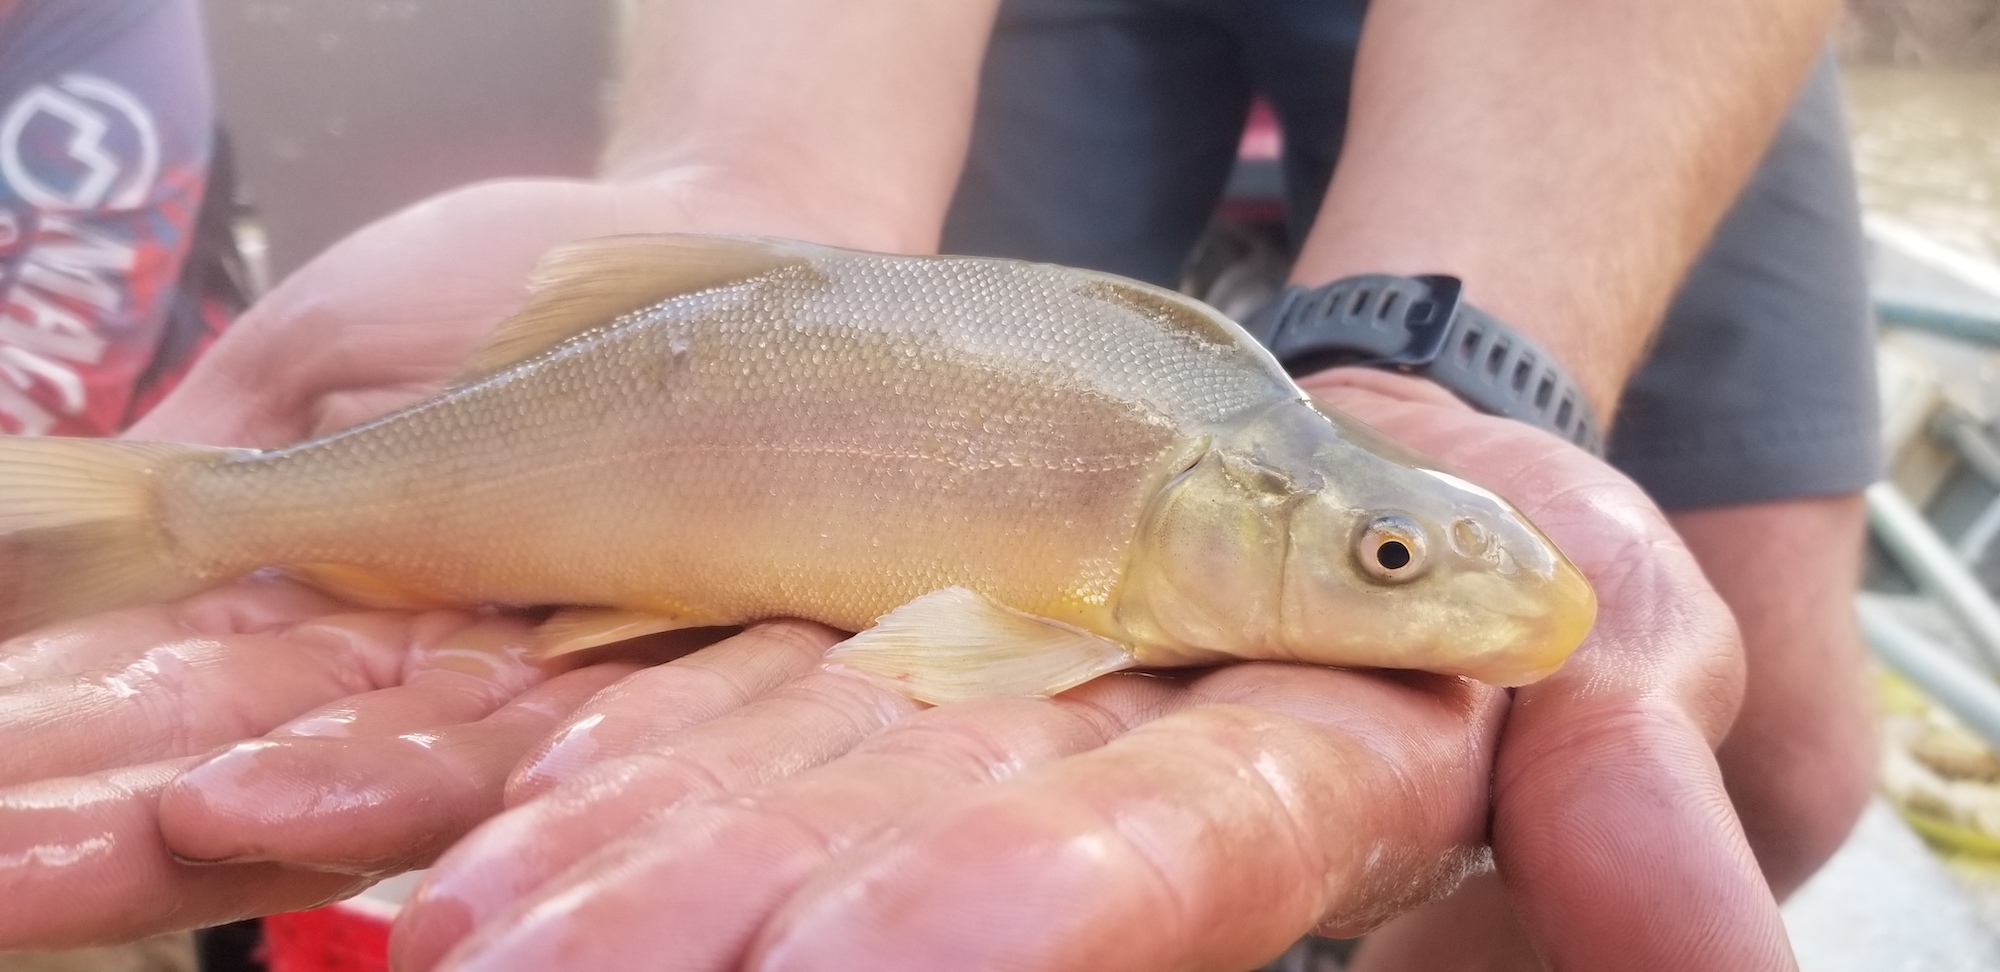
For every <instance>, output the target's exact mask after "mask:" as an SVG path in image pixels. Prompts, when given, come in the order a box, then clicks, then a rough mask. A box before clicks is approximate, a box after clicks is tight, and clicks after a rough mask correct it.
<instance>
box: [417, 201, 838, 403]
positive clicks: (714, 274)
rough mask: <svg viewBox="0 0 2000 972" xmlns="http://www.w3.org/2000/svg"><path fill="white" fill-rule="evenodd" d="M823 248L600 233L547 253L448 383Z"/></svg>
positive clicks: (807, 258)
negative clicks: (518, 303)
mask: <svg viewBox="0 0 2000 972" xmlns="http://www.w3.org/2000/svg"><path fill="white" fill-rule="evenodd" d="M821 252H823V248H822V247H817V246H814V245H812V244H810V243H799V242H796V241H793V240H780V239H771V238H763V237H748V236H695V235H691V234H660V235H651V236H606V237H600V238H598V239H594V240H583V241H581V242H577V243H570V244H567V245H565V246H561V247H558V248H556V249H554V250H551V251H549V254H548V255H547V256H545V257H543V258H542V262H541V263H540V264H538V265H536V267H535V272H534V275H533V276H532V277H530V278H529V284H528V286H529V290H530V291H531V294H532V295H531V296H530V297H529V298H528V303H527V306H525V307H522V308H521V311H520V313H518V314H515V315H514V316H513V317H511V318H508V319H507V321H506V322H505V323H503V324H501V325H500V327H499V328H498V329H497V330H495V331H494V332H493V338H492V339H491V340H490V341H488V342H487V344H486V346H485V347H483V348H480V349H479V351H478V352H477V353H475V354H474V355H473V356H472V358H471V359H470V360H468V361H467V362H466V363H465V367H464V368H463V369H461V370H460V371H459V373H458V375H457V377H455V378H453V379H452V382H451V383H452V386H453V387H458V386H460V385H467V384H471V383H472V382H475V381H478V380H480V379H482V378H485V377H487V376H489V375H492V374H494V373H496V372H499V371H504V370H506V369H507V368H509V367H511V366H513V365H514V364H516V363H519V362H521V361H525V360H527V359H528V358H531V357H534V356H535V355H537V354H540V353H542V352H543V351H547V350H548V349H550V348H553V347H555V346H556V345H558V344H561V343H563V342H564V341H567V340H569V339H570V338H571V337H574V336H575V335H577V334H580V333H582V332H584V331H587V330H589V329H591V328H593V327H596V326H597V325H599V324H604V323H608V322H609V321H611V320H612V319H613V318H616V317H617V316H618V315H620V314H625V313H629V312H631V311H635V310H639V309H640V308H644V307H650V306H652V305H654V304H657V303H659V302H660V301H663V300H666V299H667V298H669V297H676V296H679V295H681V294H691V293H694V292H695V291H698V290H707V289H709V288H711V287H720V286H724V285H726V284H731V283H735V282H737V281H740V280H748V279H750V278H752V277H756V276H761V275H763V274H766V273H770V272H771V271H773V270H777V269H779V268H781V267H788V266H793V265H796V264H800V263H806V262H809V261H811V260H812V259H814V258H815V257H816V256H818V255H819V254H820V253H821Z"/></svg>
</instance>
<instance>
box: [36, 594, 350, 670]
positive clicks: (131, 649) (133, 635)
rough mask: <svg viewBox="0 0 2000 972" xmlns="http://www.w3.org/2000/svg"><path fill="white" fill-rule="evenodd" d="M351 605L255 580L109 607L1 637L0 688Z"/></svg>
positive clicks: (268, 627) (262, 628)
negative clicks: (177, 598)
mask: <svg viewBox="0 0 2000 972" xmlns="http://www.w3.org/2000/svg"><path fill="white" fill-rule="evenodd" d="M344 610H351V609H350V608H348V607H346V606H345V605H342V604H341V603H340V602H339V601H335V600H333V599H332V598H329V597H326V596H325V595H322V594H319V593H316V592H314V591H310V590H307V589H306V588H304V587H300V586H299V585H297V584H293V583H290V582H287V581H282V580H274V579H269V578H252V579H249V580H245V581H240V582H238V583H235V584H231V585H229V586H227V587H223V588H219V589H217V590H214V591H210V592H208V593H206V594H201V595H198V596H196V597H194V598H191V599H189V600H187V601H183V602H181V603H180V604H177V605H155V606H152V607H144V608H135V609H132V610H128V611H113V612H110V613H107V614H100V615H96V616H94V617H89V618H82V619H78V620H74V621H66V622H63V623H60V624H55V625H51V626H49V627H46V628H43V629H41V630H39V631H31V632H28V633H26V634H23V635H20V636H17V637H14V638H10V639H8V640H6V641H4V642H0V689H5V688H9V687H12V686H15V685H20V684H23V683H26V682H32V681H36V680H39V679H47V678H57V677H61V676H66V675H80V674H83V673H85V672H89V671H93V670H96V669H101V668H105V667H108V666H111V665H112V664H113V663H114V662H123V661H125V660H126V659H129V658H131V657H132V656H134V655H137V654H139V653H141V652H143V651H145V650H146V649H147V648H150V647H152V646H154V645H157V644H159V643H160V642H161V641H163V640H172V639H174V638H184V637H187V636H188V634H189V633H190V632H191V631H202V632H207V633H210V634H221V633H236V634H247V633H252V632H259V631H269V630H271V629H273V628H279V627H283V626H286V625H292V624H298V623H301V622H303V621H306V620H308V619H311V618H315V617H319V616H322V615H326V614H334V613H338V612H340V611H344Z"/></svg>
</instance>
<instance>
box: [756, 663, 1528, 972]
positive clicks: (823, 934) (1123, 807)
mask: <svg viewBox="0 0 2000 972" xmlns="http://www.w3.org/2000/svg"><path fill="white" fill-rule="evenodd" d="M1201 691H1202V692H1203V693H1210V692H1212V693H1213V697H1215V698H1219V699H1235V698H1239V697H1243V698H1252V699H1255V700H1257V701H1258V702H1259V707H1255V708H1253V707H1251V706H1247V705H1242V704H1237V703H1235V702H1217V703H1211V704H1204V705H1201V706H1199V707H1196V708H1192V709H1188V710H1186V711H1183V712H1179V713H1175V714H1173V715H1169V716H1166V717H1164V718H1161V719H1159V720H1156V721H1153V722H1150V723H1147V724H1145V725H1143V726H1140V727H1139V728H1137V729H1135V730H1133V731H1132V732H1130V733H1129V734H1127V735H1125V736H1123V737H1121V738H1119V739H1117V740H1116V741H1114V742H1112V743H1110V744H1109V745H1106V746H1104V747H1102V748H1099V749H1095V750H1092V751H1090V752H1086V753H1083V754H1081V755H1077V756H1073V757H1070V758H1067V759H1063V760H1060V761H1058V762H1055V763H1053V764H1050V765H1048V766H1045V767H1041V768H1038V769H1033V770H1029V771H1027V772H1025V773H1023V774H1022V775H1020V776H1019V777H1017V778H1015V779H1013V780H1010V781H1006V782H1003V783H999V784H995V785H992V786H986V787H979V788H976V789H973V790H970V791H967V792H966V793H964V794H962V795H961V796H960V797H959V798H958V799H956V800H954V801H951V802H950V803H949V804H948V805H947V806H946V807H944V808H941V809H939V810H937V811H935V812H932V813H929V814H926V815H925V816H924V817H923V818H922V819H921V820H918V821H915V822H912V823H910V824H909V825H908V826H907V827H906V828H904V829H902V830H900V831H898V832H896V833H894V834H892V835H890V836H889V837H888V838H887V839H885V840H883V841H881V842H880V843H878V844H876V845H874V846H871V847H869V848H867V849H865V852H856V853H854V854H851V855H848V856H847V857H844V858H842V859H841V860H840V861H839V862H837V863H836V864H835V865H834V866H833V867H832V868H830V869H828V870H827V871H826V872H825V873H823V874H822V875H820V876H819V877H817V878H815V879H814V880H813V881H812V882H811V883H810V884H809V885H808V886H807V887H806V888H804V889H803V890H802V891H800V892H799V893H798V894H797V895H794V896H793V897H792V898H791V899H790V900H789V901H788V902H787V904H785V905H784V906H783V907H782V908H781V909H780V910H779V911H778V912H777V913H776V915H775V916H774V917H773V918H772V919H771V920H770V921H769V922H768V923H767V924H766V925H765V927H764V930H763V932H762V933H761V935H760V937H759V940H758V942H757V943H756V945H755V946H754V947H753V949H752V951H751V952H750V956H749V961H748V962H747V963H746V964H747V965H749V966H751V967H757V968H773V969H801V968H803V969H812V968H871V969H902V968H911V969H917V968H925V969H927V968H957V967H978V968H1035V969H1079V970H1082V969H1092V970H1096V969H1154V968H1198V969H1210V968H1213V969H1236V968H1245V967H1249V966H1252V965H1255V964H1257V963H1258V962H1259V961H1262V960H1264V959H1267V958H1269V957H1271V956H1273V955H1276V954H1277V953H1278V952H1280V951H1282V950H1283V949H1284V948H1285V946H1286V945H1287V944H1288V943H1290V942H1291V941H1293V940H1294V939H1296V938H1297V937H1298V936H1299V935H1300V934H1301V933H1303V932H1305V931H1306V930H1308V929H1310V928H1312V927H1314V926H1315V925H1319V924H1321V923H1322V922H1331V923H1332V925H1333V926H1334V927H1337V928H1354V927H1362V926H1366V925H1368V924H1371V923H1373V922H1374V921H1377V920H1380V919H1381V918H1382V917H1385V916H1386V913H1388V912H1390V911H1392V910H1397V909H1401V908H1403V907H1407V906H1408V905H1409V904H1411V903H1413V902H1414V901H1417V900H1422V899H1425V898H1428V897H1431V896H1434V895H1436V894H1439V893H1441V892H1442V891H1444V890H1447V889H1449V888H1450V887H1451V886H1453V885H1454V884H1455V883H1456V882H1457V881H1458V880H1459V879H1460V878H1462V876H1463V875H1464V873H1465V872H1466V870H1467V869H1468V868H1469V867H1471V866H1473V865H1474V864H1476V863H1477V862H1478V861H1480V860H1482V858H1481V857H1480V855H1479V854H1478V852H1477V848H1478V846H1479V844H1480V838H1481V835H1482V833H1483V830H1484V811H1485V806H1486V804H1485V773H1484V767H1485V766H1486V765H1487V763H1486V759H1485V756H1486V752H1487V750H1488V749H1489V748H1490V746H1491V744H1492V739H1493V736H1494V731H1495V730H1496V729H1497V722H1498V712H1499V708H1498V706H1497V704H1495V703H1493V702H1492V701H1491V700H1490V697H1481V698H1472V699H1457V700H1455V701H1453V702H1452V703H1450V704H1445V705H1440V703H1439V700H1438V697H1437V696H1436V695H1435V694H1434V693H1433V692H1431V691H1429V690H1427V689H1425V688H1414V687H1408V686H1402V685H1398V684H1397V683H1395V682H1393V681H1389V680H1384V679H1376V678H1371V677H1366V676H1357V675H1353V674H1348V673H1337V672H1327V671H1318V670H1312V669H1299V668H1287V667H1283V666H1244V667H1242V668H1238V669H1232V670H1227V671H1226V672H1225V673H1223V675H1222V676H1221V677H1216V680H1215V683H1214V684H1212V685H1210V684H1206V680H1205V682H1204V684H1203V686H1202V688H1201ZM1468 691H1472V690H1470V689H1468ZM1329 700H1337V701H1339V702H1340V703H1343V704H1340V705H1338V706H1335V705H1331V704H1329ZM1274 703H1275V704H1277V705H1278V707H1279V709H1280V710H1291V711H1295V712H1298V713H1300V715H1289V714H1282V711H1268V710H1267V709H1266V708H1264V707H1263V706H1267V705H1271V704H1274ZM1370 713H1372V714H1373V717H1372V718H1371V717H1370V715H1369V714H1370ZM1301 715H1304V716H1307V717H1308V718H1302V717H1301ZM1309 719H1310V721H1309Z"/></svg>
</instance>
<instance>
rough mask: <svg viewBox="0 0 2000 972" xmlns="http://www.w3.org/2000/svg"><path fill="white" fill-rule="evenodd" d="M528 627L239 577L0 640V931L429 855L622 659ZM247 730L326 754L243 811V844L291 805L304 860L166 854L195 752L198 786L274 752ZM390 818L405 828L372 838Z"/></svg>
mask: <svg viewBox="0 0 2000 972" xmlns="http://www.w3.org/2000/svg"><path fill="white" fill-rule="evenodd" d="M526 634H527V629H526V627H525V625H524V624H523V623H522V622H520V621H518V620H512V619H506V618H497V617H479V616H475V615H471V614H464V613H456V612H429V613H423V614H415V613H409V612H367V613H355V612H354V610H353V609H352V608H349V607H346V606H344V605H341V604H340V603H339V602H336V601H333V600H331V599H329V598H326V597H324V596H322V595H319V594H316V593H313V592H311V591H307V590H305V589H303V588H300V587H298V586H297V585H294V584H291V583H289V582H285V581H281V580H273V579H253V580H250V581H245V582H243V583H239V584H235V585H231V586H229V587H226V588H223V589H220V590H216V591H212V592H209V593H207V594H204V595H201V596H199V597H196V598H193V599H191V600H189V601H186V602H184V603H181V604H177V605H171V606H160V607H149V608H141V609H137V610H132V611H123V612H118V613H115V614H109V615H102V616H98V617H95V618H89V619H84V620H81V621H78V622H74V623H70V624H63V625H57V626H54V627H52V628H48V629H44V630H43V631H40V632H37V633H34V634H31V635H27V636H23V637H21V638H16V639H14V640H12V641H10V642H8V643H6V644H5V645H4V646H0V739H5V740H7V745H6V746H5V747H0V900H4V901H6V902H7V907H5V908H0V949H7V948H16V947H26V946H36V947H64V946H78V945H87V944H98V943H106V942H113V941H122V940H129V939H132V938H136V937H140V936H143V935H146V934H151V933H155V932H158V931H165V930H169V929H177V928H186V927H192V926H196V925H204V924H217V923H220V922H224V921H230V920H233V919H236V918H241V917H247V916H251V915H258V914H266V913H269V912H272V911H282V910H290V909H295V908H304V907H309V906H312V905H315V904H319V903H323V902H326V901H329V900H332V899H334V898H338V897H343V896H345V895H348V894H352V893H354V892H355V891H358V890H360V889H361V888H363V887H366V886H367V885H368V884H369V883H371V882H372V881H373V880H374V879H376V878H377V877H380V876H382V875H384V874H387V873H392V872H394V871H396V870H399V869H402V868H404V867H407V866H410V865H411V864H413V863H420V862H423V861H427V860H428V859H430V858H431V857H433V856H435V855H436V854H437V853H438V852H439V851H441V850H442V849H443V847H444V846H445V845H446V844H447V843H449V841H450V840H451V838H452V837H454V836H456V835H457V834H459V833H463V832H464V831H465V830H466V829H468V828H469V827H470V826H471V825H472V824H474V823H477V822H478V821H479V820H480V819H482V818H483V817H484V816H486V815H487V814H490V813H491V812H493V811H494V810H497V809H498V808H499V799H500V795H499V790H498V786H497V781H498V780H499V779H501V778H503V777H504V776H505V774H506V771H507V769H508V768H509V767H510V766H511V765H512V764H513V762H514V761H515V760H516V759H518V758H519V755H520V753H521V752H522V751H524V750H525V748H526V747H527V746H529V745H530V744H531V743H532V742H533V741H535V740H536V739H539V738H540V737H541V736H543V735H545V734H546V733H547V732H548V731H549V730H550V729H551V728H552V727H553V725H554V724H555V723H557V722H558V721H560V720H561V719H562V718H563V717H564V716H566V715H567V714H568V713H569V712H570V710H572V709H573V708H575V706H576V705H577V704H578V703H580V702H582V701H583V700H584V699H585V698H587V697H589V695H590V694H591V693H592V692H594V691H596V689H597V688H599V687H601V686H603V685H604V684H607V683H608V682H610V681H612V680H615V679H616V678H618V677H619V676H621V675H623V674H625V673H626V672H629V671H630V670H632V668H634V667H636V666H633V665H629V664H627V665H600V666H596V667H593V668H591V669H585V670H581V671H576V672H571V673H569V674H565V675H558V676H556V677H553V678H549V677H547V675H546V673H544V672H543V671H541V670H540V669H538V668H536V667H535V666H533V665H531V664H529V663H528V662H527V661H526V659H525V655H526V648H525V646H526V644H527V641H526ZM244 740H260V741H254V742H247V743H244V742H242V741H244ZM279 740H283V741H284V742H283V743H279V742H277V741H279ZM231 744H238V745H236V746H235V748H233V749H230V750H228V751H227V752H226V753H225V754H224V755H222V756H221V757H220V758H218V759H215V760H213V761H210V762H207V763H206V764H205V765H203V757H204V755H205V754H209V753H212V752H213V751H214V750H216V749H217V748H218V747H223V746H229V745H231ZM266 748H272V749H274V752H273V753H272V754H271V756H272V757H274V758H275V759H278V760H291V761H293V762H294V763H296V762H297V761H298V760H300V759H307V760H311V759H318V760H319V761H320V765H321V766H322V767H323V768H325V769H327V770H329V772H326V773H322V774H319V775H316V776H315V777H314V778H313V781H312V785H311V786H310V787H306V788H302V789H299V790H294V791H291V792H290V793H289V794H287V799H288V800H289V802H287V803H278V804H266V805H264V806H261V807H258V808H255V810H254V815H255V819H253V820H249V821H245V822H244V829H242V830H240V831H239V835H240V836H241V837H242V839H243V840H244V842H245V845H246V846H249V847H252V848H254V847H255V846H256V841H257V837H256V834H257V833H258V832H259V827H260V826H268V825H269V824H270V822H272V821H284V820H288V819H293V818H295V817H306V818H310V820H311V822H312V823H313V824H314V825H316V826H320V827H324V828H327V829H326V830H324V831H322V832H321V834H320V840H321V841H322V842H323V844H324V845H325V846H329V847H330V848H331V851H330V852H329V853H327V854H324V855H321V856H319V857H317V858H315V859H314V860H313V861H312V862H311V867H309V868H292V867H287V866H283V865H279V864H270V863H253V862H254V861H257V860H258V859H259V858H258V855H256V854H255V853H254V852H252V853H250V854H248V855H243V857H244V860H245V862H242V863H235V862H218V863H207V864H197V863H191V862H188V861H184V860H180V859H177V858H176V854H177V853H178V854H181V855H187V854H188V853H189V852H188V851H187V850H185V849H183V848H174V847H171V846H170V845H169V844H168V843H167V842H166V840H165V839H163V831H162V824H163V823H168V822H170V821H171V820H172V819H173V815H174V814H175V813H176V812H177V811H176V809H175V807H176V801H177V799H182V798H178V797H176V795H175V794H176V793H177V792H180V790H177V787H178V788H180V789H181V790H184V789H185V786H184V785H183V784H180V783H176V780H177V779H180V778H181V774H182V773H183V772H184V771H186V770H188V769H190V768H191V767H197V766H199V767H200V768H198V769H195V770H194V774H193V776H192V777H191V779H192V780H194V781H196V782H202V783H205V785H207V786H208V787H210V788H211V789H227V788H228V787H231V786H237V785H249V784H250V783H251V782H253V781H254V779H255V774H256V773H259V772H265V771H267V770H266V769H265V767H268V766H270V765H274V764H273V762H272V761H271V760H270V759H266V758H265V756H264V755H263V753H264V750H265V749H266ZM412 781H420V784H421V785H420V786H415V785H412ZM189 792H204V791H189ZM481 806H484V807H487V809H485V810H484V812H477V811H473V815H470V816H467V815H465V814H464V813H460V815H459V816H457V817H454V816H453V813H455V812H459V811H461V810H462V809H469V808H474V807H481ZM199 811H200V808H199V807H198V806H197V807H193V808H184V809H182V810H180V811H178V812H180V813H182V814H183V815H185V814H186V813H189V812H197V813H198V812H199ZM390 820H395V821H398V824H399V825H400V826H402V827H403V828H404V829H403V830H402V831H401V832H399V833H397V834H395V835H392V836H391V837H390V838H389V839H387V840H384V839H381V837H380V831H381V830H382V829H383V828H382V826H381V823H382V822H383V821H390ZM166 833H168V834H171V829H170V828H169V829H168V830H167V831H166ZM197 853H198V852H197Z"/></svg>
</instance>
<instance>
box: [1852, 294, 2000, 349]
mask: <svg viewBox="0 0 2000 972" xmlns="http://www.w3.org/2000/svg"><path fill="white" fill-rule="evenodd" d="M1875 314H1876V316H1877V317H1879V318H1880V319H1881V321H1882V323H1884V324H1888V325H1894V326H1900V327H1909V328H1915V329H1917V330H1922V331H1929V332H1931V333H1933V334H1942V335H1944V336H1945V337H1952V338H1958V339H1960V340H1963V341H1972V342H1975V343H1978V344H1984V345H1987V346H1989V347H2000V317H1994V316H1991V315H1987V314H1980V313H1975V312H1972V311H1960V310H1955V309H1952V308H1947V307H1939V306H1935V305H1931V304H1922V303H1916V302H1913V301H1907V300H1898V299H1895V298H1893V297H1878V298H1877V299H1876V301H1875Z"/></svg>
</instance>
